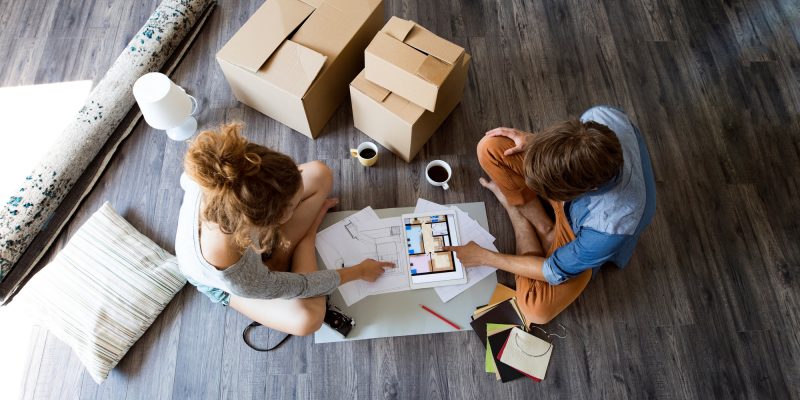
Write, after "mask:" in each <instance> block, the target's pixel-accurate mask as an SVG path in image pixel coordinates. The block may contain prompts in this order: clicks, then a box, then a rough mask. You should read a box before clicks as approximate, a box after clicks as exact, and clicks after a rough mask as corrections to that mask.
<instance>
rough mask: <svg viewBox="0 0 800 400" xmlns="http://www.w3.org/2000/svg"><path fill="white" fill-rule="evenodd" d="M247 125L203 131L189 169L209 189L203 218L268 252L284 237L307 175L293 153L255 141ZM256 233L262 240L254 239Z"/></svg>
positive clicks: (190, 154)
mask: <svg viewBox="0 0 800 400" xmlns="http://www.w3.org/2000/svg"><path fill="white" fill-rule="evenodd" d="M241 129H242V124H239V123H234V124H227V125H222V126H221V127H220V129H219V130H218V131H204V132H201V133H200V134H199V135H197V138H195V139H194V141H192V143H191V144H190V145H189V149H188V150H187V151H186V156H185V158H184V160H183V167H184V170H185V171H186V174H187V175H189V176H190V177H191V178H192V179H193V180H194V181H195V182H197V183H198V184H199V185H200V187H201V188H203V199H204V210H203V218H204V219H205V220H206V221H211V222H214V223H217V224H219V227H220V229H221V230H222V231H223V232H225V233H230V234H234V235H235V237H236V241H237V242H238V243H239V244H240V246H242V247H246V246H251V245H252V246H253V247H254V248H256V249H257V250H258V251H266V250H267V249H269V248H270V247H271V243H272V242H274V241H275V240H276V238H277V237H278V236H279V232H278V228H277V227H278V223H279V221H280V220H281V218H282V216H283V215H284V214H285V212H286V209H287V207H288V206H289V205H290V203H291V200H292V198H293V197H294V196H295V194H296V193H297V192H298V191H299V190H300V188H301V187H302V176H301V175H300V171H299V170H298V168H297V164H295V162H294V161H293V160H292V159H291V158H290V157H288V156H287V155H285V154H281V153H279V152H277V151H274V150H271V149H269V148H267V147H264V146H261V145H259V144H255V143H251V142H249V141H248V140H247V139H246V138H245V137H244V136H242V135H241V134H240V131H241ZM253 236H255V237H257V238H258V239H257V240H255V241H251V238H252V237H253Z"/></svg>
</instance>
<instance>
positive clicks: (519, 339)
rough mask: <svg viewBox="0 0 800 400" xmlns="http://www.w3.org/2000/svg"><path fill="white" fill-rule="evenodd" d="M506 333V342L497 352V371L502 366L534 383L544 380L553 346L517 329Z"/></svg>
mask: <svg viewBox="0 0 800 400" xmlns="http://www.w3.org/2000/svg"><path fill="white" fill-rule="evenodd" d="M508 333H509V334H508V340H507V341H506V342H505V343H504V344H503V345H502V347H501V348H500V351H499V352H498V357H497V360H498V363H497V366H498V370H499V369H500V365H504V366H508V367H511V368H513V369H514V370H516V371H519V372H521V373H523V374H525V375H526V376H528V377H529V378H532V379H534V380H536V381H541V380H542V379H544V376H545V374H546V373H547V366H548V365H549V364H550V356H551V355H552V354H553V345H552V344H551V343H549V342H547V341H545V340H542V339H540V338H538V337H536V336H533V335H531V334H530V333H527V332H525V331H523V330H522V329H519V328H511V329H510V330H509V331H508ZM492 346H494V342H492Z"/></svg>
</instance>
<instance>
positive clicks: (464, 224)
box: [414, 199, 497, 303]
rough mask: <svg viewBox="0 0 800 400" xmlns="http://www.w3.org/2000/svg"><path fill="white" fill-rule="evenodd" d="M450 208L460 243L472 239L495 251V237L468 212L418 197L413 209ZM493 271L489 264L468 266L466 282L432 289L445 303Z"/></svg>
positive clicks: (420, 211) (479, 244)
mask: <svg viewBox="0 0 800 400" xmlns="http://www.w3.org/2000/svg"><path fill="white" fill-rule="evenodd" d="M451 209H452V210H455V212H456V218H457V219H458V228H459V229H458V230H459V232H458V233H459V241H460V242H461V244H462V245H463V244H467V243H469V242H471V241H473V242H475V243H476V244H477V245H478V246H481V247H483V248H485V249H489V250H491V251H497V247H495V245H494V241H495V237H494V236H492V234H491V233H489V232H488V231H487V230H486V229H483V227H482V226H480V224H478V222H476V221H475V220H474V219H472V218H471V217H470V216H469V214H467V213H465V212H464V211H462V210H461V209H459V208H458V207H451V206H445V205H441V204H437V203H434V202H432V201H428V200H425V199H419V200H417V206H416V208H415V209H414V212H417V213H423V212H433V211H443V210H451ZM495 271H497V270H496V269H495V268H493V267H489V266H478V267H470V268H467V283H464V284H461V285H451V286H439V287H436V288H434V290H436V294H437V295H438V296H439V298H440V299H442V301H443V302H445V303H447V302H448V301H450V300H452V299H453V298H454V297H456V296H458V295H459V294H461V293H463V292H464V291H465V290H467V289H469V288H470V287H472V286H473V285H475V284H476V283H478V282H479V281H480V280H481V279H483V278H486V277H487V276H489V275H491V274H492V273H494V272H495Z"/></svg>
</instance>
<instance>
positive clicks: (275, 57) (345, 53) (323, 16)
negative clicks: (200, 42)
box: [217, 0, 383, 138]
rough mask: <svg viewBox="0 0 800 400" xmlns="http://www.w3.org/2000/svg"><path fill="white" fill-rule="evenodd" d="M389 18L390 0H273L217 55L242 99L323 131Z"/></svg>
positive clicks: (312, 131)
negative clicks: (385, 10) (385, 0)
mask: <svg viewBox="0 0 800 400" xmlns="http://www.w3.org/2000/svg"><path fill="white" fill-rule="evenodd" d="M382 22H383V0H359V1H352V0H302V1H301V0H267V1H266V2H264V4H263V5H262V6H261V7H260V8H259V9H258V10H257V11H256V12H255V14H253V16H252V17H250V19H249V20H248V21H247V22H246V23H245V24H244V25H243V26H242V28H241V29H239V31H238V32H236V33H235V34H234V35H233V37H232V38H231V39H230V40H229V41H228V43H226V44H225V46H223V47H222V49H221V50H220V51H219V52H218V53H217V62H218V63H219V65H220V67H221V68H222V72H223V74H224V75H225V79H227V81H228V83H229V84H230V87H231V89H232V90H233V94H234V95H235V96H236V99H238V100H239V101H241V102H242V103H244V104H247V105H248V106H250V107H253V108H254V109H256V110H258V111H260V112H262V113H263V114H266V115H268V116H270V117H272V118H274V119H276V120H278V121H279V122H281V123H283V124H285V125H288V126H289V127H290V128H292V129H294V130H296V131H298V132H300V133H303V134H304V135H306V136H309V137H311V138H315V137H316V136H317V135H318V134H319V133H320V131H322V128H323V127H324V126H325V124H326V123H327V122H328V120H329V119H330V117H331V115H333V112H334V111H336V109H337V108H338V107H339V105H340V104H341V103H342V101H343V100H344V99H345V97H346V96H347V83H348V82H350V81H351V80H352V79H353V77H355V76H356V75H357V74H358V72H359V71H360V70H361V68H363V58H362V57H363V56H362V54H363V51H364V49H365V48H366V47H367V44H368V43H369V41H370V39H371V38H372V37H373V36H374V35H375V33H376V32H377V31H378V30H379V29H380V26H381V23H382Z"/></svg>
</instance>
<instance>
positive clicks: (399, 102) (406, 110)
mask: <svg viewBox="0 0 800 400" xmlns="http://www.w3.org/2000/svg"><path fill="white" fill-rule="evenodd" d="M383 106H384V107H386V108H387V109H388V110H389V111H391V112H393V113H394V114H395V115H397V116H398V117H400V118H401V119H402V120H404V121H406V123H408V124H409V125H414V123H416V122H417V121H418V120H419V118H420V117H422V114H425V113H426V112H427V111H425V109H424V108H422V107H420V106H418V105H416V104H414V103H412V102H410V101H408V100H406V99H404V98H402V97H400V96H398V95H397V94H394V93H390V94H389V96H387V97H386V100H384V101H383Z"/></svg>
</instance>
